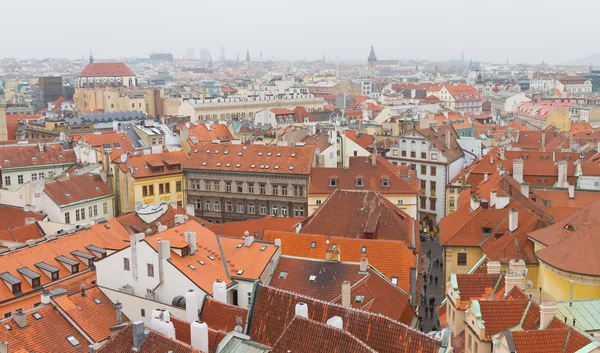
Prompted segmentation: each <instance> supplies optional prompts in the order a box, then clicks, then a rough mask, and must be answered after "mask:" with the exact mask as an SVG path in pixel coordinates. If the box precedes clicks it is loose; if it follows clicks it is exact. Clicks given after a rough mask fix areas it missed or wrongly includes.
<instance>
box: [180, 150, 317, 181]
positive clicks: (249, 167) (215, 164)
mask: <svg viewBox="0 0 600 353" xmlns="http://www.w3.org/2000/svg"><path fill="white" fill-rule="evenodd" d="M314 152H315V148H314V146H309V145H306V146H268V145H230V144H212V143H199V144H197V145H196V146H194V150H193V151H192V152H191V153H190V158H189V160H188V161H187V162H186V163H185V165H184V168H185V169H191V170H194V169H196V170H218V171H222V170H227V171H234V172H240V173H242V172H245V173H248V172H251V173H266V172H268V173H271V174H294V175H298V174H301V175H308V174H310V172H311V169H312V165H313V159H314Z"/></svg>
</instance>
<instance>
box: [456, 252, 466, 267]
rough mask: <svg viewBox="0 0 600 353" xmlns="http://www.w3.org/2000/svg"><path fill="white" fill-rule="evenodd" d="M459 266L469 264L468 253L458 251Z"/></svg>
mask: <svg viewBox="0 0 600 353" xmlns="http://www.w3.org/2000/svg"><path fill="white" fill-rule="evenodd" d="M457 260H458V266H467V253H464V252H461V253H458V257H457Z"/></svg>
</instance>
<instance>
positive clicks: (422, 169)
mask: <svg viewBox="0 0 600 353" xmlns="http://www.w3.org/2000/svg"><path fill="white" fill-rule="evenodd" d="M421 175H427V166H426V165H422V166H421Z"/></svg>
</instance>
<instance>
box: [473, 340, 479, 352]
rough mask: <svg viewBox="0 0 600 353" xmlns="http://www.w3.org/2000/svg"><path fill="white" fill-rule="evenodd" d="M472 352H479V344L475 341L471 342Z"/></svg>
mask: <svg viewBox="0 0 600 353" xmlns="http://www.w3.org/2000/svg"><path fill="white" fill-rule="evenodd" d="M473 347H474V348H473V352H479V344H478V343H477V342H474V343H473Z"/></svg>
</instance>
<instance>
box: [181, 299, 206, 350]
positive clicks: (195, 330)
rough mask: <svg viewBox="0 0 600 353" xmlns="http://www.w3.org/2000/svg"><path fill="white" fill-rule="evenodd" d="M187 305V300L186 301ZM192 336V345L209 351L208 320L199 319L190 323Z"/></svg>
mask: <svg viewBox="0 0 600 353" xmlns="http://www.w3.org/2000/svg"><path fill="white" fill-rule="evenodd" d="M186 305H187V302H186ZM190 336H191V344H192V347H194V348H196V349H198V350H200V351H202V352H208V351H209V350H208V348H209V347H208V325H207V324H206V322H200V321H198V320H196V321H194V322H192V324H191V325H190Z"/></svg>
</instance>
